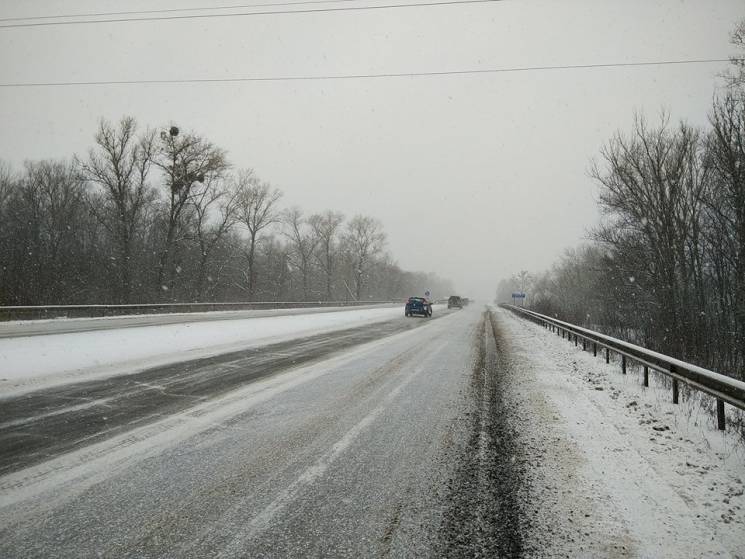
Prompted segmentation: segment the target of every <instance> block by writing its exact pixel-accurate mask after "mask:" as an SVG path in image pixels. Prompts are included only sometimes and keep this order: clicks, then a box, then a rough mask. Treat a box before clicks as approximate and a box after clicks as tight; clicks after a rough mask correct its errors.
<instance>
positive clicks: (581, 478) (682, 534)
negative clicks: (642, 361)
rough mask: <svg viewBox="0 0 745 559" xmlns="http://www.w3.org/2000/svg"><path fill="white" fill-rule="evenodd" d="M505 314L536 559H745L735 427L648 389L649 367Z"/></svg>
mask: <svg viewBox="0 0 745 559" xmlns="http://www.w3.org/2000/svg"><path fill="white" fill-rule="evenodd" d="M495 313H496V314H497V317H498V323H499V325H500V328H502V329H503V331H504V333H505V337H506V339H507V341H508V343H509V346H510V353H511V354H512V359H513V367H514V369H515V371H518V372H519V374H518V375H516V377H515V382H516V384H515V388H514V390H515V394H514V397H515V399H516V400H517V401H519V402H521V404H522V406H523V409H522V412H521V417H520V418H516V420H515V421H516V428H517V429H518V430H520V431H521V433H522V435H521V436H522V440H523V443H524V448H526V452H527V456H526V458H525V459H526V461H528V462H529V463H530V468H528V472H529V474H528V478H529V479H528V480H527V481H528V483H527V484H526V489H525V491H526V494H525V498H526V500H528V502H530V503H531V505H530V507H529V508H531V509H532V511H531V515H530V518H529V519H528V521H527V525H526V528H525V529H526V531H527V532H529V533H530V534H531V535H530V536H528V537H527V538H526V539H527V541H529V542H531V541H532V544H533V545H534V549H533V551H534V554H535V555H536V556H573V557H576V556H583V557H596V556H604V557H745V496H744V495H743V489H744V488H745V484H744V483H743V481H744V480H745V445H743V442H742V441H741V440H738V438H737V435H736V434H735V433H733V431H732V430H729V431H727V432H724V433H722V432H719V431H717V430H716V427H715V425H714V421H713V419H712V418H711V417H710V416H709V415H708V414H706V413H705V412H704V411H703V410H701V408H700V404H699V401H698V400H697V399H691V400H688V401H682V403H681V404H680V405H674V404H672V402H671V394H670V391H669V389H668V388H666V387H665V386H663V385H662V382H661V380H660V378H659V377H656V375H652V374H651V373H650V384H651V386H650V387H649V388H644V387H643V386H642V382H641V373H640V372H639V371H637V370H635V369H629V374H627V375H622V374H621V370H620V366H619V364H618V363H613V362H611V363H610V364H609V365H606V364H605V361H604V359H602V358H601V357H600V356H598V357H593V356H592V353H591V352H583V351H582V349H581V346H580V347H579V348H575V346H574V344H572V343H569V342H567V341H566V340H562V339H561V338H558V337H557V336H556V335H555V334H551V333H549V332H548V331H546V330H544V329H543V328H541V327H540V326H538V325H536V324H533V323H531V322H528V321H526V320H523V319H520V318H518V317H516V316H515V315H513V314H512V313H510V312H509V311H506V310H501V309H497V310H495ZM547 550H548V551H547ZM527 551H528V555H530V549H528V550H527Z"/></svg>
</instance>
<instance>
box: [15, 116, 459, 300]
mask: <svg viewBox="0 0 745 559" xmlns="http://www.w3.org/2000/svg"><path fill="white" fill-rule="evenodd" d="M281 198H282V193H281V192H280V191H279V190H278V189H276V188H274V187H272V185H271V184H269V183H267V182H265V181H263V180H261V179H260V178H259V177H258V176H257V175H256V174H255V173H254V172H253V171H252V170H250V169H242V170H234V169H232V168H231V166H230V164H229V162H228V159H227V156H226V154H225V152H224V151H223V150H222V149H220V148H219V147H217V146H215V145H214V144H213V143H211V142H209V141H208V140H207V139H205V138H203V137H201V136H199V135H197V134H194V133H191V132H186V133H184V132H181V131H179V130H178V129H177V128H175V127H171V128H170V129H169V130H163V131H162V132H160V133H157V132H156V131H154V130H151V129H145V130H141V129H140V128H138V125H137V123H136V121H135V119H134V118H131V117H125V118H123V119H122V120H121V121H119V122H118V123H111V122H107V121H105V120H104V121H101V122H100V125H99V128H98V130H97V132H96V135H95V145H94V147H93V148H91V149H90V150H89V152H88V153H87V154H85V155H84V156H76V157H74V158H73V159H72V160H71V161H33V162H27V163H26V164H25V165H24V167H23V169H22V170H20V171H14V170H13V169H11V168H10V166H8V165H6V164H2V163H0V262H2V266H1V267H0V304H3V305H14V304H16V305H29V304H74V303H140V302H154V301H174V302H176V301H237V300H270V301H271V300H305V301H307V300H352V299H354V300H369V299H390V298H400V297H405V296H408V295H411V294H417V293H420V292H423V291H424V289H427V288H430V289H433V290H434V292H435V293H442V294H447V293H448V292H449V291H451V288H450V285H449V284H448V283H447V282H446V281H443V280H441V279H439V278H437V277H436V276H434V275H433V274H424V273H410V272H405V271H403V270H401V269H400V268H399V267H398V266H397V265H396V264H395V262H394V261H393V260H392V258H391V256H390V255H389V254H388V253H387V252H386V236H385V232H384V231H383V227H382V224H381V223H380V222H379V221H378V220H376V219H374V218H371V217H368V216H364V215H357V216H354V217H352V218H350V219H347V218H345V216H344V215H343V214H341V213H339V212H334V211H326V212H321V213H318V214H314V215H306V214H305V213H304V212H303V210H302V209H300V208H298V207H290V208H286V209H283V208H281V207H280V203H281Z"/></svg>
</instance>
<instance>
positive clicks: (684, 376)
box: [500, 304, 745, 431]
mask: <svg viewBox="0 0 745 559" xmlns="http://www.w3.org/2000/svg"><path fill="white" fill-rule="evenodd" d="M500 307H503V308H505V309H508V310H510V311H512V312H514V313H515V314H518V315H520V316H524V317H526V318H528V319H530V320H533V321H534V322H537V323H538V324H541V325H542V326H544V327H545V328H547V329H549V330H550V331H552V332H556V335H557V336H561V337H562V338H565V339H568V340H569V341H572V338H574V345H575V346H577V345H579V343H582V349H583V350H585V351H586V350H587V344H588V343H591V344H592V351H593V355H595V356H597V354H598V347H601V348H604V349H605V362H606V363H609V362H610V352H611V351H613V352H615V353H617V354H619V355H620V356H621V372H622V373H623V374H626V365H627V359H631V360H633V361H636V362H637V363H640V364H641V365H643V366H644V381H643V383H644V386H649V369H652V370H655V371H659V372H660V373H662V374H664V375H667V376H669V377H670V378H672V381H673V403H674V404H677V403H678V394H679V386H678V382H685V383H686V384H688V385H689V386H691V387H692V388H695V389H696V390H699V391H701V392H704V393H706V394H709V395H710V396H713V397H714V398H716V402H717V427H718V428H719V429H720V430H722V431H723V430H724V428H725V415H724V404H725V402H726V403H728V404H730V405H732V406H735V407H736V408H739V409H741V410H745V382H742V381H739V380H737V379H734V378H732V377H728V376H726V375H722V374H720V373H715V372H714V371H710V370H708V369H704V368H703V367H698V366H696V365H692V364H690V363H686V362H685V361H681V360H679V359H675V358H673V357H669V356H667V355H663V354H662V353H657V352H656V351H652V350H649V349H646V348H643V347H641V346H637V345H634V344H631V343H628V342H625V341H623V340H619V339H618V338H613V337H611V336H606V335H605V334H601V333H600V332H595V331H593V330H588V329H587V328H582V327H581V326H576V325H575V324H571V323H569V322H564V321H561V320H558V319H555V318H551V317H550V316H546V315H544V314H540V313H537V312H534V311H530V310H528V309H525V308H522V307H516V306H514V305H506V304H504V305H500Z"/></svg>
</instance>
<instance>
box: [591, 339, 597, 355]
mask: <svg viewBox="0 0 745 559" xmlns="http://www.w3.org/2000/svg"><path fill="white" fill-rule="evenodd" d="M592 356H593V357H597V356H598V343H597V342H592Z"/></svg>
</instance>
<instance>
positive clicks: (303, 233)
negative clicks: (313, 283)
mask: <svg viewBox="0 0 745 559" xmlns="http://www.w3.org/2000/svg"><path fill="white" fill-rule="evenodd" d="M282 222H283V224H284V235H285V237H286V238H287V240H288V241H289V244H290V259H291V263H292V265H293V266H294V267H295V268H296V269H297V270H298V271H299V272H300V280H301V285H302V291H303V301H308V300H310V279H311V272H312V269H313V256H314V254H315V252H316V247H317V246H318V242H319V238H318V236H317V235H316V233H315V230H314V229H313V228H312V227H311V226H310V225H309V224H308V222H307V220H306V219H305V218H304V217H303V211H302V210H301V209H300V208H298V207H297V206H295V207H293V208H290V209H288V210H286V211H285V212H284V215H283V216H282Z"/></svg>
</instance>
